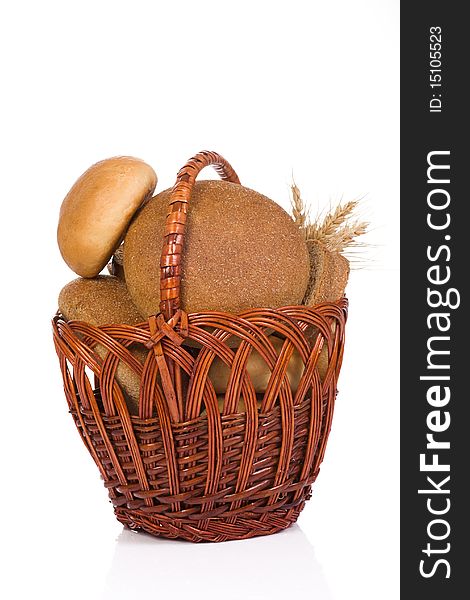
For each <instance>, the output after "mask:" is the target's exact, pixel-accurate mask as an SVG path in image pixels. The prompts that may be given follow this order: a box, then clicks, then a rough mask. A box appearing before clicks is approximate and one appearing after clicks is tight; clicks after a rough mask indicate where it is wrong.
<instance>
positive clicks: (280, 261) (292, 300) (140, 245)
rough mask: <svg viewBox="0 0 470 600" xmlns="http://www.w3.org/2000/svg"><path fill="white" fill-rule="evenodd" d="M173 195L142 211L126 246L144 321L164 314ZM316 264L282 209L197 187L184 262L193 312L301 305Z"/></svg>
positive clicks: (213, 186)
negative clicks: (163, 269)
mask: <svg viewBox="0 0 470 600" xmlns="http://www.w3.org/2000/svg"><path fill="white" fill-rule="evenodd" d="M170 192H171V190H165V191H164V192H161V193H160V194H158V195H157V196H155V197H154V198H152V199H151V200H149V201H148V202H147V203H146V205H145V206H144V207H143V208H142V210H140V211H139V213H138V214H137V215H136V217H135V219H134V220H133V222H132V223H131V225H130V227H129V229H128V231H127V234H126V236H125V242H124V272H125V277H126V282H127V286H128V289H129V292H130V294H131V296H132V298H133V300H134V302H135V304H136V306H137V307H138V308H139V310H140V311H141V312H142V314H143V315H146V316H149V315H152V314H155V313H158V312H159V304H160V256H161V251H162V245H163V235H164V230H165V221H166V217H167V214H168V210H169V204H168V202H169V199H170ZM309 271H310V263H309V257H308V251H307V246H306V243H305V240H304V239H303V237H302V234H301V232H300V230H299V227H298V226H297V225H296V224H295V223H294V221H293V220H292V219H291V217H290V216H289V215H288V214H287V213H286V212H285V211H284V210H283V209H282V208H281V207H280V206H279V205H278V204H276V203H275V202H273V201H272V200H270V199H269V198H266V196H263V195H262V194H259V193H258V192H255V191H253V190H250V189H248V188H245V187H243V186H240V185H237V184H234V183H229V182H227V181H215V180H214V181H199V182H196V184H195V186H194V188H193V191H192V196H191V202H190V205H189V209H188V217H187V224H186V237H185V241H184V249H183V258H182V280H181V303H182V308H183V309H184V310H186V311H187V312H202V311H204V312H205V311H207V310H218V311H225V312H229V313H230V312H231V313H238V312H241V311H243V310H245V309H248V308H261V307H271V308H276V307H280V306H285V305H289V304H300V303H301V301H302V299H303V297H304V294H305V291H306V288H307V283H308V278H309Z"/></svg>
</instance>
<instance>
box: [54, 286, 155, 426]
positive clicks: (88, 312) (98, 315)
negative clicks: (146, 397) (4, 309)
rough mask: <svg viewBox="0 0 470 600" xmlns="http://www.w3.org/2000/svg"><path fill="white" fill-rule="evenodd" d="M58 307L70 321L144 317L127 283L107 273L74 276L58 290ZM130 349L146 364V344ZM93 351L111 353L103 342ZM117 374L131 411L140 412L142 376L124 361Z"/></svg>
mask: <svg viewBox="0 0 470 600" xmlns="http://www.w3.org/2000/svg"><path fill="white" fill-rule="evenodd" d="M59 310H60V312H61V313H62V315H63V316H64V317H65V318H66V319H67V320H69V321H70V320H77V321H85V322H86V323H90V324H91V325H95V326H100V325H109V324H113V323H116V324H118V323H119V324H128V325H137V324H138V323H141V322H142V321H144V320H145V319H143V318H142V316H141V315H140V313H139V311H138V310H137V308H136V307H135V306H134V304H133V303H132V300H131V298H130V296H129V293H128V291H127V288H126V286H125V284H124V283H123V282H122V281H121V280H119V279H117V278H116V277H111V276H107V275H100V276H99V277H96V278H95V279H81V278H80V279H75V280H74V281H71V282H70V283H68V284H67V285H66V286H65V287H64V288H63V289H62V291H61V292H60V294H59ZM128 350H129V351H130V352H131V354H132V355H133V356H134V357H135V358H136V359H137V360H138V361H139V362H140V363H142V364H144V362H145V360H146V358H147V354H148V350H147V348H145V347H144V346H143V345H142V346H140V345H138V344H131V346H129V348H128ZM94 351H95V352H96V354H98V356H100V357H101V358H102V359H104V358H105V357H106V355H107V354H108V350H107V348H105V347H104V346H103V345H101V344H96V346H95V348H94ZM115 378H116V381H117V382H118V384H119V386H120V388H121V391H122V392H123V394H124V398H125V400H126V403H127V406H128V408H129V412H130V413H131V414H138V409H139V390H140V377H139V376H138V375H137V374H136V373H135V372H134V371H133V370H132V369H131V368H130V367H129V366H128V365H127V364H126V363H125V362H122V361H119V363H118V366H117V369H116V374H115Z"/></svg>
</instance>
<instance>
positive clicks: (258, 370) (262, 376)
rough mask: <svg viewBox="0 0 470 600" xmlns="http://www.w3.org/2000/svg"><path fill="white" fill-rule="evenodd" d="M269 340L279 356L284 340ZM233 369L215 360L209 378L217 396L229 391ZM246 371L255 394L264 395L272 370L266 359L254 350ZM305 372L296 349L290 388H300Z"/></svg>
mask: <svg viewBox="0 0 470 600" xmlns="http://www.w3.org/2000/svg"><path fill="white" fill-rule="evenodd" d="M269 340H270V342H271V343H272V345H273V346H274V349H275V351H276V354H277V355H279V354H280V352H281V349H282V346H283V345H284V340H283V339H280V338H278V337H276V336H274V335H271V336H269ZM230 371H231V369H230V368H229V367H228V366H227V365H226V364H225V363H224V362H223V361H222V360H221V359H220V358H215V359H214V361H213V363H212V365H211V367H210V369H209V378H210V380H211V381H212V384H213V386H214V389H215V392H216V394H224V393H225V392H226V391H227V384H228V380H229V376H230ZM246 371H247V373H248V375H249V377H250V380H251V382H252V384H253V387H254V389H255V392H256V393H257V394H262V393H264V392H265V391H266V388H267V385H268V381H269V378H270V377H271V369H270V368H269V366H268V364H267V363H266V361H265V360H264V358H263V357H262V356H261V355H260V354H259V353H258V352H257V351H256V350H254V349H253V350H252V351H251V353H250V356H249V357H248V361H247V363H246ZM303 372H304V365H303V362H302V358H301V356H300V354H299V353H298V351H297V350H296V349H294V352H293V353H292V356H291V358H290V360H289V364H288V366H287V378H288V380H289V384H290V387H291V389H292V391H293V392H295V391H296V390H297V388H298V386H299V381H300V378H301V377H302V374H303Z"/></svg>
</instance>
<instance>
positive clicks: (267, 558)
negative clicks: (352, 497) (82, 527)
mask: <svg viewBox="0 0 470 600" xmlns="http://www.w3.org/2000/svg"><path fill="white" fill-rule="evenodd" d="M140 596H142V597H146V598H172V599H173V598H174V599H179V598H193V599H197V598H204V599H206V600H210V599H211V598H217V599H218V600H220V598H224V600H231V599H237V600H240V599H247V600H262V599H263V600H264V599H269V600H276V599H277V598H279V599H280V598H282V599H283V600H285V599H286V598H295V597H304V598H305V597H306V598H315V600H331V598H332V596H331V594H330V592H329V590H328V587H327V585H326V581H325V578H324V576H323V573H322V569H321V567H320V565H319V563H318V561H317V560H316V558H315V554H314V551H313V547H312V545H311V544H310V542H309V541H308V539H307V538H306V536H305V534H304V533H303V532H302V530H301V529H300V528H299V527H298V526H297V525H293V526H292V527H290V528H289V529H287V530H286V531H283V532H281V533H278V534H275V535H270V536H266V537H259V538H254V539H251V540H243V541H239V542H224V543H219V544H192V543H189V542H181V541H173V540H164V539H159V538H154V537H152V536H150V535H147V534H144V533H136V532H133V531H130V530H129V529H123V531H122V533H121V534H120V535H119V538H118V540H117V543H116V549H115V553H114V558H113V561H112V564H111V568H110V570H109V573H108V577H107V581H106V589H105V592H104V596H103V597H104V598H105V600H106V599H109V600H111V599H113V600H119V599H120V598H122V599H124V598H126V600H128V599H129V598H138V597H140Z"/></svg>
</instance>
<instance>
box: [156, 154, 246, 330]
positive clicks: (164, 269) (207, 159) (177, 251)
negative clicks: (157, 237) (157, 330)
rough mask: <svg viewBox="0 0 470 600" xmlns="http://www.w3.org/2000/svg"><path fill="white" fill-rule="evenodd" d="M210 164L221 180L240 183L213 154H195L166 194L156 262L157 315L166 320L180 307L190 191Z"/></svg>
mask: <svg viewBox="0 0 470 600" xmlns="http://www.w3.org/2000/svg"><path fill="white" fill-rule="evenodd" d="M210 165H212V166H213V167H214V169H215V170H216V171H217V173H218V174H219V175H220V177H221V178H222V179H224V180H225V181H231V182H232V183H238V184H239V183H240V180H239V179H238V175H237V174H236V173H235V171H234V170H233V168H232V167H231V165H230V164H229V163H228V162H227V161H226V160H225V158H223V157H222V156H220V154H217V152H209V151H203V152H199V153H198V154H196V156H193V158H191V159H189V160H188V162H187V163H186V164H185V165H184V167H183V168H182V169H180V171H179V172H178V175H177V177H176V183H175V185H174V186H173V189H172V191H171V195H170V211H169V213H168V216H167V219H166V225H165V235H164V238H163V248H162V255H161V260H160V312H162V313H163V316H164V317H165V319H166V320H168V319H170V318H171V317H172V316H173V315H174V314H175V312H176V311H177V310H178V309H179V308H180V284H181V253H182V250H183V246H184V230H185V225H186V215H187V212H188V203H189V200H190V198H191V191H192V189H193V186H194V183H195V181H196V177H197V176H198V175H199V173H200V172H201V171H202V169H204V168H205V167H208V166H210Z"/></svg>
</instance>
